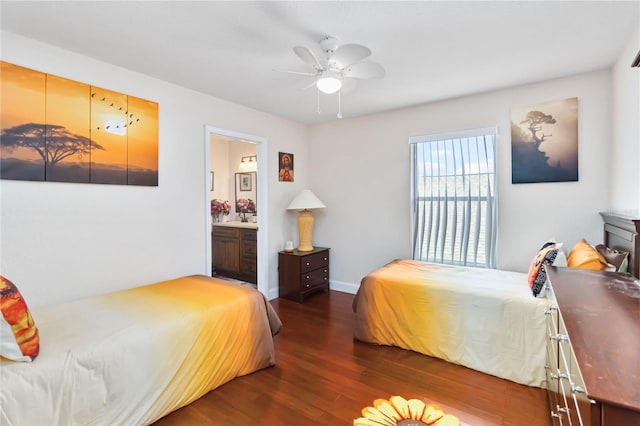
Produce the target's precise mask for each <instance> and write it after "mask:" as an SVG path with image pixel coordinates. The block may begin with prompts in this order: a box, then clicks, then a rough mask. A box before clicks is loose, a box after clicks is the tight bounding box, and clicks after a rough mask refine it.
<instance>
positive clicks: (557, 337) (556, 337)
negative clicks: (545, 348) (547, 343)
mask: <svg viewBox="0 0 640 426" xmlns="http://www.w3.org/2000/svg"><path fill="white" fill-rule="evenodd" d="M549 339H551V340H556V341H558V342H568V341H569V336H567V335H565V334H555V335H554V334H549Z"/></svg>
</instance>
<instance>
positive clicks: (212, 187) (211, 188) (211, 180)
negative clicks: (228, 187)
mask: <svg viewBox="0 0 640 426" xmlns="http://www.w3.org/2000/svg"><path fill="white" fill-rule="evenodd" d="M211 191H213V172H211Z"/></svg>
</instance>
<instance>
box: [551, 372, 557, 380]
mask: <svg viewBox="0 0 640 426" xmlns="http://www.w3.org/2000/svg"><path fill="white" fill-rule="evenodd" d="M549 376H550V377H551V378H552V379H553V380H558V375H557V374H555V373H551V374H549Z"/></svg>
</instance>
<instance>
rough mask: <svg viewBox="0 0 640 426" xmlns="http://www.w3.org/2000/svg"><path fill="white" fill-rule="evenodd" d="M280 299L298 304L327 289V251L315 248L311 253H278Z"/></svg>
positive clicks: (326, 249) (323, 248) (322, 248)
mask: <svg viewBox="0 0 640 426" xmlns="http://www.w3.org/2000/svg"><path fill="white" fill-rule="evenodd" d="M278 278H279V283H278V284H279V292H280V297H284V298H285V299H291V300H295V301H298V302H302V301H304V299H305V298H306V297H307V296H309V295H311V294H313V293H315V292H317V291H322V290H328V289H329V249H328V248H326V247H315V248H314V249H313V251H304V252H302V251H298V250H297V249H296V250H294V251H292V252H286V251H281V252H279V253H278Z"/></svg>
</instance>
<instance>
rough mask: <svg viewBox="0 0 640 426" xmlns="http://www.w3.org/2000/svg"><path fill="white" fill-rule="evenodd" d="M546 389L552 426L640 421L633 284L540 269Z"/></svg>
mask: <svg viewBox="0 0 640 426" xmlns="http://www.w3.org/2000/svg"><path fill="white" fill-rule="evenodd" d="M546 269H547V276H548V278H549V287H550V288H549V292H548V298H549V302H550V304H549V308H548V311H547V326H548V340H547V365H546V366H545V368H546V370H547V385H548V386H547V389H548V394H549V403H550V410H551V418H552V421H553V424H554V425H571V426H576V425H590V426H596V425H602V426H626V425H629V426H632V425H633V426H635V425H640V283H639V282H638V281H636V279H635V278H634V277H633V276H631V275H629V274H619V273H614V272H601V271H590V270H585V269H575V268H556V267H554V266H546Z"/></svg>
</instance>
